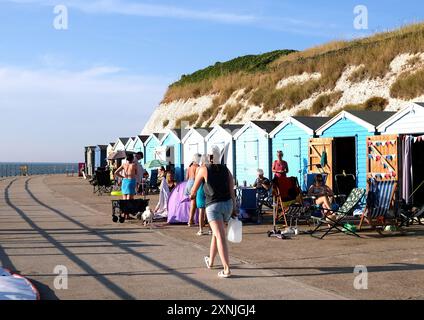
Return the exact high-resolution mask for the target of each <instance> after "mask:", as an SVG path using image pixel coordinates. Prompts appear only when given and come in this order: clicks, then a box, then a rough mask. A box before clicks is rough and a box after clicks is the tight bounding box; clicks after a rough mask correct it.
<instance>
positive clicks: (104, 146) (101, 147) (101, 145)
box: [96, 144, 108, 150]
mask: <svg viewBox="0 0 424 320" xmlns="http://www.w3.org/2000/svg"><path fill="white" fill-rule="evenodd" d="M96 147H99V149H102V150H105V149H107V147H108V146H107V145H105V144H98V145H97V146H96Z"/></svg>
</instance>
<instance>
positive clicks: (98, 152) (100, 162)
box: [94, 145, 108, 169]
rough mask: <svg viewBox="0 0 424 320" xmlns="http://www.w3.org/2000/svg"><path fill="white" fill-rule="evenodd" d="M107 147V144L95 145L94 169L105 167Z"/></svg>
mask: <svg viewBox="0 0 424 320" xmlns="http://www.w3.org/2000/svg"><path fill="white" fill-rule="evenodd" d="M107 147H108V146H107V145H97V146H96V148H95V149H94V169H97V168H104V167H106V163H107V160H106V158H107Z"/></svg>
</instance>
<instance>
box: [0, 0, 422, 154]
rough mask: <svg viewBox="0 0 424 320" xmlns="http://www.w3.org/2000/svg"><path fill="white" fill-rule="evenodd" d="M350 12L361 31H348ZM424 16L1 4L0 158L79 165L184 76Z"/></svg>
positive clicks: (125, 1)
mask: <svg viewBox="0 0 424 320" xmlns="http://www.w3.org/2000/svg"><path fill="white" fill-rule="evenodd" d="M358 5H363V6H365V7H366V8H367V11H368V28H367V29H358V28H355V25H354V22H355V21H358V20H357V19H358V18H357V17H358V15H359V14H358V13H355V11H354V8H355V7H357V6H358ZM57 6H59V7H57ZM55 9H56V10H55ZM423 9H424V4H423V2H422V1H421V0H405V1H402V2H400V1H398V0H384V1H377V0H369V1H366V0H362V1H359V0H357V1H351V0H343V1H336V0H327V1H305V0H296V1H284V0H273V1H271V0H178V1H170V0H57V1H56V0H0V119H1V121H0V142H1V146H2V147H1V149H0V162H14V161H16V162H18V161H22V162H81V161H83V158H84V155H83V151H84V146H86V145H97V144H107V143H109V142H113V141H116V139H117V138H118V137H128V136H135V135H136V134H139V133H140V132H141V130H142V129H143V126H144V124H145V123H146V122H147V120H148V119H149V116H150V115H151V113H152V112H153V110H154V109H155V107H156V106H157V105H158V104H159V103H160V101H161V99H162V97H163V95H164V93H165V92H166V89H167V87H168V85H169V84H170V83H172V82H173V81H176V80H178V79H179V78H180V76H181V75H182V74H189V73H191V72H193V71H196V70H198V69H201V68H204V67H206V66H208V65H211V64H214V63H215V62H217V61H225V60H229V59H232V58H234V57H237V56H241V55H245V54H259V53H264V52H268V51H271V50H276V49H296V50H302V49H305V48H309V47H312V46H315V45H319V44H322V43H325V42H328V41H332V40H341V39H352V38H356V37H363V36H366V35H369V34H372V33H374V32H380V31H385V30H388V29H393V28H396V27H399V26H402V25H404V24H407V23H412V22H418V21H422V20H423V15H424V10H423ZM64 10H66V11H64ZM361 12H363V11H361ZM64 13H67V14H66V15H64ZM66 16H67V19H65V20H64V19H62V18H63V17H66ZM355 19H356V20H355ZM361 22H362V23H364V20H361ZM362 26H365V25H364V24H362Z"/></svg>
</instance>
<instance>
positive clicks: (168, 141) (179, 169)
mask: <svg viewBox="0 0 424 320" xmlns="http://www.w3.org/2000/svg"><path fill="white" fill-rule="evenodd" d="M181 136H182V130H181V129H168V130H167V131H166V133H165V135H164V136H163V137H162V139H161V141H160V147H159V148H157V149H156V150H157V154H158V156H159V159H160V160H165V161H166V162H168V169H169V170H173V171H174V172H175V179H176V180H177V181H178V182H181V181H184V163H183V150H182V149H183V146H182V142H181Z"/></svg>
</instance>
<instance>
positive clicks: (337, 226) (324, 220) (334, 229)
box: [311, 188, 365, 239]
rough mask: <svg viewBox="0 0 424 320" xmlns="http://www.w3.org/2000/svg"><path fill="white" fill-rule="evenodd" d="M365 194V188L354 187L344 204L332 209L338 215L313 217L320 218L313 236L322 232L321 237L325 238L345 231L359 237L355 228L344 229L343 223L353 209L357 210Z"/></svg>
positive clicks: (312, 233)
mask: <svg viewBox="0 0 424 320" xmlns="http://www.w3.org/2000/svg"><path fill="white" fill-rule="evenodd" d="M364 196H365V189H361V188H354V189H353V190H352V191H351V192H350V194H349V196H348V197H347V199H346V201H345V202H344V203H343V205H342V206H341V207H340V208H339V209H338V210H337V211H336V210H332V212H333V213H334V214H336V216H332V217H321V218H317V217H313V219H316V220H318V224H317V226H316V228H315V229H314V230H313V231H312V232H311V236H315V234H316V233H321V232H322V233H323V235H322V236H321V237H319V238H320V239H323V238H324V237H325V236H327V235H328V234H334V233H339V232H343V233H345V234H350V235H353V236H356V237H358V238H359V235H358V234H357V233H356V232H355V231H354V230H350V229H344V225H343V223H344V222H345V220H346V218H347V217H348V216H350V215H351V214H352V213H353V210H355V207H356V206H357V205H358V204H359V202H360V201H361V200H362V198H363V197H364ZM323 210H324V209H323ZM324 226H325V227H324Z"/></svg>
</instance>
